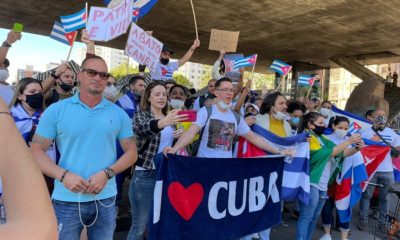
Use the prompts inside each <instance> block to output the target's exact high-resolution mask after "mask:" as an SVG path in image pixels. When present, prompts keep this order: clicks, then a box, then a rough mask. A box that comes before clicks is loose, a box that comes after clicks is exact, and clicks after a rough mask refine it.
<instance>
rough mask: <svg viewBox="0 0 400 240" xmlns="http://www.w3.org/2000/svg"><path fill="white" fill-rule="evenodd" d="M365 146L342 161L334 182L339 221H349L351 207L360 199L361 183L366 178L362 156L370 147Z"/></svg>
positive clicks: (367, 152)
mask: <svg viewBox="0 0 400 240" xmlns="http://www.w3.org/2000/svg"><path fill="white" fill-rule="evenodd" d="M368 148H369V147H365V150H364V149H363V150H362V151H361V152H358V153H356V154H354V155H352V156H349V157H346V158H345V159H344V161H343V165H342V171H341V173H339V174H338V175H337V177H336V181H335V183H334V189H335V205H336V209H337V210H338V215H339V218H340V221H341V222H349V221H350V219H351V213H352V208H353V207H354V205H356V204H357V203H358V201H360V199H361V196H362V188H361V183H363V182H364V181H365V180H367V179H368V174H367V170H366V167H365V165H364V158H365V156H367V155H368V154H369V152H370V150H371V149H368Z"/></svg>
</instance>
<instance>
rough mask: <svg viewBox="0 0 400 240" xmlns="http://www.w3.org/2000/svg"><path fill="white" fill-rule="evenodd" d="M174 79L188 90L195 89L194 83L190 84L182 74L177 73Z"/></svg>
mask: <svg viewBox="0 0 400 240" xmlns="http://www.w3.org/2000/svg"><path fill="white" fill-rule="evenodd" d="M172 78H173V79H174V80H175V81H176V82H177V83H178V84H180V85H182V86H185V87H187V88H192V87H193V83H192V82H190V80H189V79H188V78H187V77H185V76H184V75H183V74H181V73H178V72H175V73H174V75H173V76H172Z"/></svg>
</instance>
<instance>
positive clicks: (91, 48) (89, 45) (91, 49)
mask: <svg viewBox="0 0 400 240" xmlns="http://www.w3.org/2000/svg"><path fill="white" fill-rule="evenodd" d="M81 34H82V37H81V41H82V42H83V43H84V44H86V55H96V51H95V45H94V41H92V40H90V39H89V34H88V33H87V31H86V29H83V30H82V32H81Z"/></svg>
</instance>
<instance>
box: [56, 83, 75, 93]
mask: <svg viewBox="0 0 400 240" xmlns="http://www.w3.org/2000/svg"><path fill="white" fill-rule="evenodd" d="M60 82H61V84H59V85H60V88H61V89H62V90H63V91H64V92H69V91H71V90H72V89H73V88H74V86H73V85H69V84H66V83H64V82H63V81H61V80H60Z"/></svg>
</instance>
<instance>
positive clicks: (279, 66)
mask: <svg viewBox="0 0 400 240" xmlns="http://www.w3.org/2000/svg"><path fill="white" fill-rule="evenodd" d="M270 68H271V69H272V70H273V71H274V72H277V73H279V74H281V75H286V74H287V73H288V72H289V71H290V70H291V69H292V66H290V65H289V64H287V63H285V62H282V61H279V60H277V59H275V60H274V61H273V62H272V64H271V66H270Z"/></svg>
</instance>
